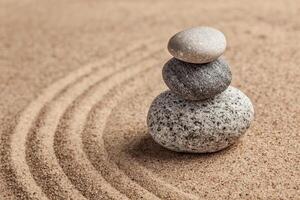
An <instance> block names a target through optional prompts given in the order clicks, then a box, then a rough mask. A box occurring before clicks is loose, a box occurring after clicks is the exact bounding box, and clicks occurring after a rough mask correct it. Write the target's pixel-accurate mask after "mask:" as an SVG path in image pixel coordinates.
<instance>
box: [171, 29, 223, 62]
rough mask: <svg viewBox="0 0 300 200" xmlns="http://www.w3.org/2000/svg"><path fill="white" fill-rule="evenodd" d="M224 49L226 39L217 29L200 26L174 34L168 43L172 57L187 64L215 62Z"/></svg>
mask: <svg viewBox="0 0 300 200" xmlns="http://www.w3.org/2000/svg"><path fill="white" fill-rule="evenodd" d="M225 49H226V38H225V36H224V34H223V33H222V32H220V31H219V30H217V29H214V28H210V27H205V26H200V27H194V28H190V29H186V30H183V31H181V32H178V33H176V34H175V35H174V36H173V37H172V38H171V39H170V40H169V43H168V50H169V52H170V54H171V55H172V56H174V57H175V58H177V59H179V60H182V61H184V62H189V63H199V64H200V63H208V62H211V61H213V60H216V59H217V58H218V57H219V56H221V55H222V54H223V53H224V51H225Z"/></svg>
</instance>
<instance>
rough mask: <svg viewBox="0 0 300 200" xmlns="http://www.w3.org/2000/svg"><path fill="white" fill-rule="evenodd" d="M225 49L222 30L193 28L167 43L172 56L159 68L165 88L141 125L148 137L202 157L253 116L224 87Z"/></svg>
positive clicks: (240, 96)
mask: <svg viewBox="0 0 300 200" xmlns="http://www.w3.org/2000/svg"><path fill="white" fill-rule="evenodd" d="M225 49H226V39H225V36H224V35H223V33H222V32H220V31H218V30H216V29H214V28H210V27H195V28H191V29H187V30H184V31H181V32H179V33H177V34H175V35H174V36H173V37H172V38H171V39H170V40H169V43H168V50H169V52H170V53H171V55H173V56H174V58H172V59H170V60H169V61H168V62H167V63H166V64H165V65H164V67H163V71H162V75H163V79H164V82H165V83H166V85H167V86H168V87H169V89H170V90H168V91H165V92H163V93H161V94H160V95H159V96H157V97H156V98H155V99H154V101H153V102H152V104H151V106H150V109H149V112H148V116H147V125H148V128H149V132H150V134H151V135H152V137H153V139H154V140H155V141H156V142H157V143H159V144H160V145H162V146H163V147H165V148H168V149H170V150H173V151H178V152H191V153H206V152H215V151H219V150H221V149H224V148H226V147H228V146H230V145H231V144H233V143H234V142H235V141H236V140H237V139H238V138H239V137H240V136H242V135H243V134H244V133H245V132H246V130H247V129H248V128H249V126H250V123H251V121H252V120H253V118H254V110H253V106H252V103H251V101H250V99H249V98H248V97H247V96H246V95H245V94H244V93H242V92H241V91H240V90H238V89H237V88H234V87H231V86H229V85H230V83H231V71H230V67H229V65H228V63H227V62H226V61H225V60H224V58H222V57H220V56H221V55H222V54H223V53H224V51H225Z"/></svg>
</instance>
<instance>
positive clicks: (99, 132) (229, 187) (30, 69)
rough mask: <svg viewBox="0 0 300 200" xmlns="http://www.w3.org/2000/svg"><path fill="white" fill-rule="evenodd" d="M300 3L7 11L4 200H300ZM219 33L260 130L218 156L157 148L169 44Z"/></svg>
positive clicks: (1, 27) (52, 5) (27, 6)
mask: <svg viewBox="0 0 300 200" xmlns="http://www.w3.org/2000/svg"><path fill="white" fill-rule="evenodd" d="M299 16H300V2H299V1H297V0H294V1H293V0H289V1H287V0H282V1H277V0H276V1H275V0H274V1H259V0H252V1H234V0H228V1H223V0H214V1H208V0H201V1H199V0H194V1H171V0H170V1H159V0H151V1H150V0H149V1H139V0H122V1H121V0H120V1H116V0H115V1H104V0H103V1H100V0H99V1H94V0H89V1H83V0H80V1H79V0H74V1H66V0H62V1H34V0H24V1H1V3H0V137H1V141H0V142H1V143H0V156H1V157H0V158H1V161H0V163H1V166H0V167H1V168H0V169H1V170H0V172H1V173H0V199H5V200H6V199H151V200H152V199H299V197H300V190H299V185H300V174H299V173H300V169H299V161H300V159H299V153H300V152H299V142H300V139H299V132H300V127H299V124H300V107H299V105H300V51H299V49H300V46H299V45H300V18H299ZM197 25H208V26H213V27H216V28H218V29H220V30H222V31H223V32H224V33H225V34H226V36H227V40H228V48H227V51H226V54H225V56H226V58H227V59H228V61H229V62H230V63H231V66H232V72H233V82H232V85H233V86H235V87H238V88H240V89H241V90H242V91H243V92H245V93H246V94H247V95H248V96H249V97H250V98H251V99H252V101H253V104H254V106H255V111H256V119H255V121H254V123H253V125H252V127H251V128H250V130H249V131H248V132H247V134H246V135H245V136H244V137H243V138H242V139H241V140H240V141H239V142H238V143H237V144H236V145H234V146H232V147H231V148H228V149H226V150H224V151H221V152H218V153H215V154H209V155H190V154H179V153H173V152H170V151H168V150H165V149H163V148H161V147H160V146H158V145H157V144H155V143H154V142H153V140H152V139H151V138H150V137H149V135H148V134H147V130H146V124H145V118H146V113H147V110H148V107H149V105H150V103H151V101H152V100H153V98H154V97H155V96H156V95H158V94H159V93H160V92H162V91H163V90H165V89H166V86H165V85H164V84H163V82H162V78H161V68H162V65H163V63H164V62H166V61H167V60H168V59H169V58H170V55H169V54H168V52H167V51H166V44H167V41H168V38H169V37H170V36H171V35H172V34H174V33H175V32H177V31H179V30H181V29H183V28H187V27H190V26H197Z"/></svg>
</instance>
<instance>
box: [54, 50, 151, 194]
mask: <svg viewBox="0 0 300 200" xmlns="http://www.w3.org/2000/svg"><path fill="white" fill-rule="evenodd" d="M155 54H157V52H156V53H155ZM150 56H151V55H150ZM153 61H155V59H153V58H151V57H150V59H144V60H141V62H137V63H135V64H133V66H131V67H130V68H126V69H125V70H123V71H122V72H120V73H118V74H117V73H116V74H114V76H112V77H110V78H109V79H108V80H107V81H106V82H105V84H99V85H95V87H94V88H92V89H91V90H90V91H88V93H87V94H83V95H82V97H81V98H79V99H78V100H77V101H76V102H75V103H74V104H73V105H74V106H71V107H70V108H69V109H68V111H67V112H66V113H65V116H64V117H65V120H64V121H63V122H64V123H61V127H60V128H59V129H58V130H59V132H57V133H56V139H55V149H56V154H57V157H58V158H59V161H60V165H61V166H62V168H63V169H64V171H65V173H66V174H68V176H69V177H70V179H73V184H75V185H76V184H77V185H78V183H83V184H82V185H81V187H78V189H79V188H80V189H81V191H82V192H83V193H85V196H87V197H89V198H93V194H95V193H99V192H101V188H100V185H99V184H97V182H96V181H95V179H98V177H107V174H106V175H105V174H103V173H101V174H99V171H97V170H96V169H95V168H94V166H93V165H92V164H91V163H90V160H89V159H88V157H87V156H86V154H85V152H84V151H83V150H82V149H83V144H82V141H81V132H82V130H83V128H84V127H85V123H86V119H87V115H88V113H89V111H90V109H91V108H92V106H93V105H95V104H96V103H97V102H98V101H99V100H101V99H102V98H103V96H104V95H106V94H107V93H108V92H109V91H110V90H111V89H112V88H113V87H115V85H116V84H122V82H124V81H126V79H129V78H130V77H132V76H133V74H134V75H138V74H139V73H142V72H143V71H144V70H145V68H149V67H152V65H153ZM147 63H149V64H151V66H149V64H147ZM140 65H142V66H143V67H140ZM145 65H147V67H145ZM136 66H138V67H136ZM103 119H105V114H104V117H103ZM94 153H97V154H103V152H102V148H100V149H95V152H94ZM70 155H72V156H70ZM78 169H80V170H78ZM78 173H79V174H78ZM106 173H110V174H111V173H112V171H111V170H108V171H106ZM119 176H120V173H119V174H118V177H119ZM78 179H79V180H78ZM124 179H125V180H126V181H122V184H125V186H127V188H128V189H129V191H130V192H133V193H134V196H135V197H136V198H139V199H140V198H146V197H148V198H147V199H157V198H156V197H155V196H154V195H153V194H151V193H149V192H147V191H146V190H144V189H143V188H141V187H140V186H139V185H137V184H135V183H134V182H132V181H131V180H130V179H129V178H128V177H127V176H125V175H124V176H123V179H122V180H124ZM118 180H119V179H118ZM108 182H109V183H110V184H111V185H113V186H114V187H115V184H114V182H111V181H110V180H108ZM87 186H89V188H92V191H89V190H88V189H89V188H85V187H87ZM90 186H92V187H90ZM138 187H139V188H138ZM99 188H100V189H99ZM117 189H118V190H119V188H117ZM120 192H121V193H123V194H125V195H127V193H128V191H120Z"/></svg>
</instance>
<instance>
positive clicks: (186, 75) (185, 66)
mask: <svg viewBox="0 0 300 200" xmlns="http://www.w3.org/2000/svg"><path fill="white" fill-rule="evenodd" d="M162 76H163V79H164V81H165V83H166V85H167V86H168V87H169V89H170V90H171V91H172V92H174V93H176V94H178V95H180V96H181V97H182V98H184V99H189V100H204V99H208V98H212V97H214V96H215V95H217V94H219V93H221V92H223V91H224V90H226V89H227V88H228V86H229V85H230V83H231V77H232V76H231V71H230V67H229V65H228V64H227V62H226V61H225V60H224V59H222V58H219V59H217V60H215V61H213V62H210V63H206V64H192V63H186V62H183V61H180V60H177V59H175V58H172V59H170V60H169V61H168V62H167V63H166V64H165V65H164V67H163V70H162Z"/></svg>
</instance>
